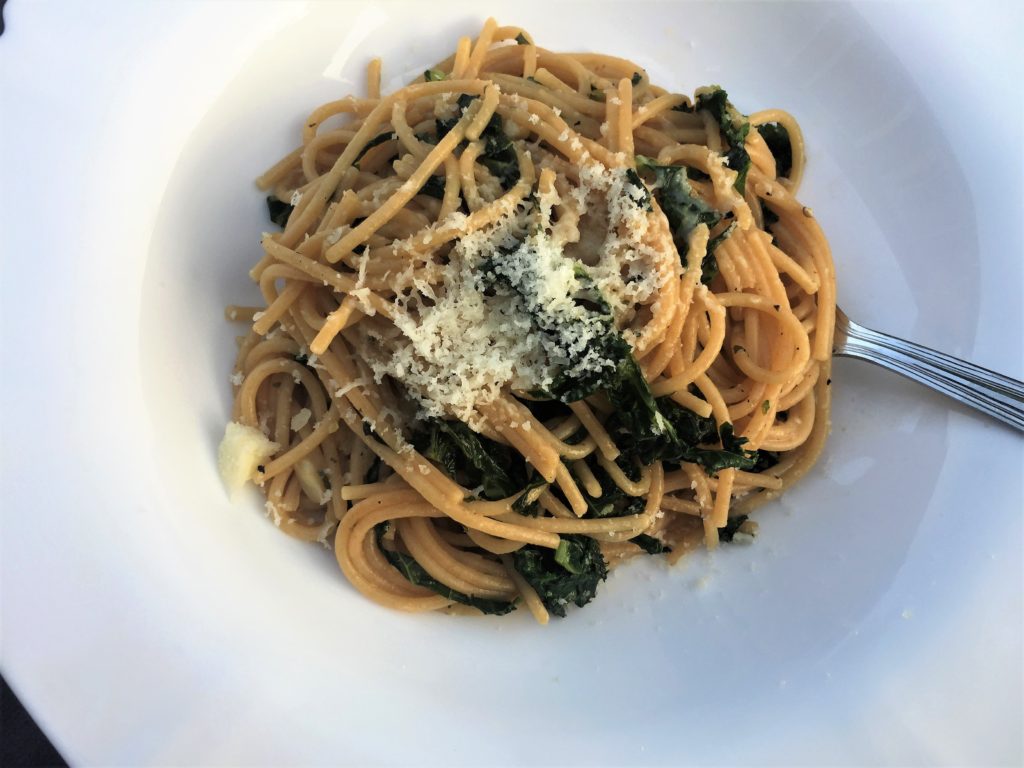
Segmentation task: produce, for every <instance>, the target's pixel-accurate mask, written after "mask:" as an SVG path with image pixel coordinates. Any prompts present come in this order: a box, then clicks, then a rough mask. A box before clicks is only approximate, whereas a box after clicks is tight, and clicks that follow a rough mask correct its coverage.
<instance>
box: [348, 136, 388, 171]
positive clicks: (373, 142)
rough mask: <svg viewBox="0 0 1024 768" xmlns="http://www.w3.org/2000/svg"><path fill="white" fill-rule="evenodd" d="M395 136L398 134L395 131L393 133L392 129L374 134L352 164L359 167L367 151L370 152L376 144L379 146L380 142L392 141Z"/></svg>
mask: <svg viewBox="0 0 1024 768" xmlns="http://www.w3.org/2000/svg"><path fill="white" fill-rule="evenodd" d="M394 138H396V135H395V134H394V133H392V132H391V131H385V132H384V133H378V134H377V135H376V136H374V137H373V138H372V139H370V140H369V141H368V142H366V145H365V146H364V147H363V148H362V149H360V150H359V154H357V155H356V159H355V160H353V161H352V165H353V166H355V167H356V168H358V167H359V161H360V160H362V159H363V155H365V154H366V153H367V152H369V151H370V150H371V149H373V148H374V147H376V146H378V145H380V144H383V143H384V142H385V141H391V140H392V139H394Z"/></svg>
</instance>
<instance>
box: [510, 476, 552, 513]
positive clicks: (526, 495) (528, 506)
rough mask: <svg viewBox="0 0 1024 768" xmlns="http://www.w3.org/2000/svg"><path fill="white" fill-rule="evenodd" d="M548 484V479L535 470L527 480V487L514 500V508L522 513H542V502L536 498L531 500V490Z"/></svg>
mask: <svg viewBox="0 0 1024 768" xmlns="http://www.w3.org/2000/svg"><path fill="white" fill-rule="evenodd" d="M547 484H548V483H547V481H546V480H545V479H544V478H543V477H541V476H540V475H539V474H538V473H536V472H534V474H533V477H532V478H531V479H530V480H529V481H527V483H526V487H525V488H523V491H522V493H520V494H519V498H517V499H516V500H515V501H513V502H512V510H513V511H514V512H518V513H519V514H520V515H525V516H527V517H536V516H537V515H538V514H540V504H539V503H538V502H537V501H536V500H534V501H530V491H533V490H536V489H537V488H542V487H544V486H545V485H547Z"/></svg>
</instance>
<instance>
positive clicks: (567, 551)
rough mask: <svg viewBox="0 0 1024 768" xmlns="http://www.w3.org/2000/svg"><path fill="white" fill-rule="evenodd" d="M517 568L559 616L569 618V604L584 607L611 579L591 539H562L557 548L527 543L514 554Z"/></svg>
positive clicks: (596, 544)
mask: <svg viewBox="0 0 1024 768" xmlns="http://www.w3.org/2000/svg"><path fill="white" fill-rule="evenodd" d="M513 563H514V565H515V569H516V570H517V571H518V572H519V574H520V575H521V576H522V577H523V578H524V579H525V580H526V582H527V583H528V584H529V585H530V586H531V587H533V588H534V589H535V590H536V591H537V595H538V596H539V597H540V599H541V601H542V602H543V603H544V607H545V608H547V609H548V610H549V611H550V612H551V613H553V614H554V615H555V616H561V617H564V616H565V608H566V606H567V605H568V604H569V603H574V604H575V605H577V606H579V607H581V608H582V607H583V606H584V605H586V604H587V603H589V602H590V601H591V600H593V599H594V596H595V595H596V594H597V585H598V583H599V582H601V581H603V580H604V579H605V578H607V576H608V566H607V565H606V564H605V561H604V557H603V556H602V555H601V548H600V546H598V543H597V542H596V541H595V540H594V539H592V538H590V537H589V536H576V535H568V536H562V540H561V542H560V543H559V545H558V548H557V549H554V550H552V549H548V548H547V547H538V546H535V545H532V544H527V545H526V546H525V547H522V548H521V549H519V550H517V551H516V553H515V554H514V555H513Z"/></svg>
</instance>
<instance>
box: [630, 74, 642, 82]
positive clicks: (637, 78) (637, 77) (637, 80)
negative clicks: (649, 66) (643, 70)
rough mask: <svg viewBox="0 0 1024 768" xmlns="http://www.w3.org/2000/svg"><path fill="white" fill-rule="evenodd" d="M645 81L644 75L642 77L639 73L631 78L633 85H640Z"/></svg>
mask: <svg viewBox="0 0 1024 768" xmlns="http://www.w3.org/2000/svg"><path fill="white" fill-rule="evenodd" d="M643 79H644V78H643V75H641V74H640V73H639V72H634V73H633V76H632V77H631V78H630V82H632V83H633V85H640V81H641V80H643Z"/></svg>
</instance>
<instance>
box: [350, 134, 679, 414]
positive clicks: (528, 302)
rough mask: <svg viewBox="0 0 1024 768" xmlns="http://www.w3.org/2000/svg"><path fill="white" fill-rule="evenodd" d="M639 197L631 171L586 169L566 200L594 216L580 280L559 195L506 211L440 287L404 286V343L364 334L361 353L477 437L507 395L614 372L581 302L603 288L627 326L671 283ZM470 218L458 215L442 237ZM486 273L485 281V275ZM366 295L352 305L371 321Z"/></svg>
mask: <svg viewBox="0 0 1024 768" xmlns="http://www.w3.org/2000/svg"><path fill="white" fill-rule="evenodd" d="M566 136H568V132H566ZM643 198H644V194H643V190H640V189H637V188H636V187H635V186H634V185H633V184H631V183H630V182H629V179H628V177H627V175H626V170H625V168H607V167H605V166H604V165H602V164H600V163H598V162H596V161H594V160H589V161H588V162H586V163H585V164H584V165H583V166H582V167H581V168H580V181H579V185H578V187H576V188H575V189H571V190H570V201H571V202H573V203H575V204H576V208H577V210H579V211H580V213H581V215H587V216H588V219H589V221H588V225H587V233H588V240H587V242H588V244H591V240H593V245H594V246H595V248H593V251H594V252H596V253H597V254H598V257H597V259H596V263H594V259H593V258H591V259H589V260H588V261H587V267H586V269H585V270H584V272H583V273H582V274H581V273H580V272H579V271H578V270H579V267H580V266H581V262H580V258H582V257H583V254H582V253H580V254H579V255H577V252H578V251H580V250H581V248H580V246H581V244H580V243H568V242H564V237H559V238H556V237H554V236H553V234H552V216H553V207H554V205H555V204H556V203H557V202H558V196H557V195H555V196H554V199H548V196H547V195H544V196H542V199H541V200H539V201H538V204H537V205H534V206H524V205H520V206H518V207H516V206H511V205H510V206H509V207H508V208H507V210H506V211H505V212H504V215H503V216H501V217H500V218H499V219H498V220H497V221H496V222H494V223H493V224H492V225H490V226H488V227H484V228H481V229H478V230H476V231H473V232H469V233H468V234H465V235H463V236H462V237H461V238H460V239H459V240H457V241H456V243H455V245H454V247H453V248H452V250H451V252H450V253H449V255H448V262H447V263H446V264H444V265H443V266H441V267H440V270H441V280H440V281H438V282H434V281H432V283H433V284H429V283H427V282H426V281H423V280H419V279H412V278H411V277H410V279H409V281H408V283H407V284H406V285H404V286H403V291H408V295H405V294H403V295H402V296H400V297H399V298H398V299H396V301H395V304H394V307H395V310H394V312H393V317H392V322H393V323H394V325H395V327H397V329H398V331H400V334H401V335H400V336H398V337H393V336H387V337H386V338H385V335H384V333H385V332H384V331H382V330H381V326H380V325H379V324H374V323H365V322H364V323H361V324H360V325H359V326H356V333H357V336H358V337H359V338H360V343H359V344H358V346H359V350H358V351H359V353H360V356H361V357H362V358H363V359H364V360H366V361H367V363H368V364H369V366H370V369H371V371H372V372H373V376H374V379H375V380H376V381H377V382H381V381H383V379H384V377H385V376H389V377H391V378H392V379H395V380H397V381H398V382H400V383H401V384H402V385H404V387H405V389H406V390H407V391H408V392H409V394H410V395H411V396H412V397H413V398H415V399H416V400H417V401H418V404H419V406H420V412H419V414H418V415H419V416H421V417H424V416H425V417H438V418H447V417H451V416H455V417H456V418H458V419H460V420H462V421H464V422H466V423H468V424H470V425H471V426H479V424H480V422H481V417H480V416H479V414H478V412H477V408H476V406H477V405H480V404H484V403H487V402H491V401H493V400H495V399H496V398H497V397H499V396H500V395H501V393H502V392H503V391H504V390H505V389H506V388H508V387H511V388H514V389H522V390H526V391H529V390H536V389H543V390H546V389H550V388H551V386H552V384H553V382H554V378H555V376H556V375H559V374H568V375H570V376H580V375H583V374H586V373H592V372H599V371H601V370H604V369H606V368H607V367H609V366H611V365H613V363H612V362H611V361H609V360H608V359H607V358H604V357H602V356H601V353H600V349H599V346H600V345H595V344H591V343H590V342H592V341H594V340H595V339H596V338H599V337H600V336H602V335H603V334H605V333H606V332H607V325H606V322H605V321H604V320H603V319H601V318H600V316H599V315H597V314H596V313H594V312H593V311H592V310H590V309H588V308H586V307H584V306H582V305H581V304H580V303H579V302H578V301H577V297H578V296H579V294H580V293H581V292H582V291H584V290H585V289H587V288H588V287H591V286H592V287H594V288H597V289H598V290H599V291H600V292H601V295H602V297H603V298H604V299H605V301H607V302H608V305H609V307H610V308H611V311H612V314H613V317H614V318H615V320H616V322H617V323H618V324H619V327H621V326H622V325H625V324H626V323H627V322H628V321H629V320H630V319H631V317H632V312H634V307H635V305H636V304H637V303H640V302H644V301H646V300H647V299H649V298H650V297H651V296H652V295H653V294H655V293H656V292H657V291H658V289H659V288H660V287H661V286H662V285H663V284H664V281H665V280H667V279H669V278H670V277H671V276H672V274H673V272H672V265H673V264H674V265H675V266H676V267H678V259H676V258H675V255H674V254H673V253H668V254H666V253H662V252H660V251H659V250H658V249H656V248H655V247H654V246H653V245H651V244H648V243H647V242H646V239H645V238H646V237H647V234H648V230H649V228H650V221H649V218H650V217H649V214H648V212H647V211H646V210H645V209H644V207H643ZM570 201H566V202H570ZM464 219H465V215H464V214H461V213H453V214H450V215H449V217H448V218H447V219H446V220H445V221H443V222H441V224H440V225H439V226H442V227H446V226H452V225H454V226H458V225H459V223H460V222H461V221H462V220H464ZM581 229H582V227H581ZM591 256H592V254H591ZM363 261H365V260H363ZM485 262H486V263H487V264H488V266H489V268H490V270H491V271H490V272H489V273H488V272H486V271H485V270H482V269H481V267H482V266H484V264H485ZM360 266H361V267H362V266H363V265H362V264H361V265H360ZM488 280H489V282H488ZM363 292H365V289H357V290H354V291H353V292H352V294H351V295H353V296H355V297H356V299H357V300H359V301H360V304H362V305H365V306H364V307H363V309H364V313H365V314H366V315H368V316H372V315H373V309H372V307H370V306H368V304H369V302H368V301H365V300H364V298H363V296H361V295H360V294H361V293H363ZM539 329H543V332H539ZM628 338H629V335H628V334H627V339H628Z"/></svg>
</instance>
